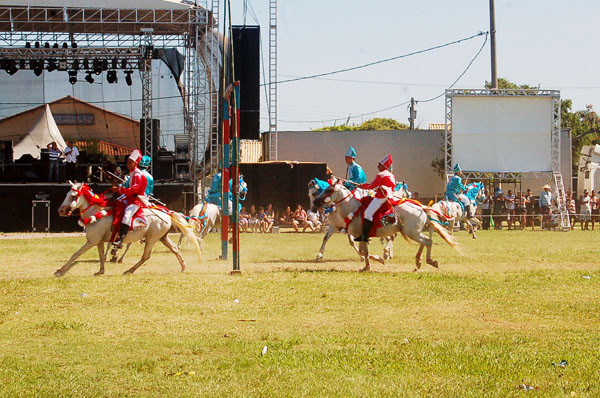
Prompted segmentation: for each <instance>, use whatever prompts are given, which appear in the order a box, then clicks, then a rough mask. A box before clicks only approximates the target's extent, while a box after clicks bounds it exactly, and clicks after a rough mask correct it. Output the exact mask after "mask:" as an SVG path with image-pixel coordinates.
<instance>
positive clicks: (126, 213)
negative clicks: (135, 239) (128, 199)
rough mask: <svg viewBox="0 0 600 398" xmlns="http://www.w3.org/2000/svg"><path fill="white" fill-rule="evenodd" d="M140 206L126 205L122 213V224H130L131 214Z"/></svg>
mask: <svg viewBox="0 0 600 398" xmlns="http://www.w3.org/2000/svg"><path fill="white" fill-rule="evenodd" d="M139 208H140V206H138V205H127V207H126V208H125V211H124V214H123V221H122V223H123V224H126V225H131V220H132V219H133V216H134V215H135V213H136V212H137V211H138V209H139Z"/></svg>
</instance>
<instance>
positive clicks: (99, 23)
mask: <svg viewBox="0 0 600 398" xmlns="http://www.w3.org/2000/svg"><path fill="white" fill-rule="evenodd" d="M48 3H50V2H49V1H48V0H25V1H20V2H19V1H16V0H0V32H45V33H61V32H69V33H107V34H125V35H138V34H141V33H142V29H143V28H152V29H153V32H152V34H154V35H180V34H184V33H186V32H191V31H193V25H197V24H201V25H204V24H206V22H207V21H208V20H209V19H210V17H209V16H208V15H207V13H206V12H204V11H205V9H204V8H201V7H198V8H199V9H201V12H199V13H196V10H197V9H196V7H195V6H193V5H191V4H188V3H187V2H183V1H182V0H102V1H98V0H61V1H53V2H51V3H52V4H51V5H49V4H48Z"/></svg>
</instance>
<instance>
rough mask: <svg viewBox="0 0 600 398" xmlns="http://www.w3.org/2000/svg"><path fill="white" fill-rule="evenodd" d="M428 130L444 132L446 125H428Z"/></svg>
mask: <svg viewBox="0 0 600 398" xmlns="http://www.w3.org/2000/svg"><path fill="white" fill-rule="evenodd" d="M429 130H446V123H429Z"/></svg>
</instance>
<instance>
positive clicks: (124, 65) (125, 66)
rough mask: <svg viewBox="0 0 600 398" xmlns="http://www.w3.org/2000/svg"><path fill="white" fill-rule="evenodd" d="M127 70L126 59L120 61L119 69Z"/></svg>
mask: <svg viewBox="0 0 600 398" xmlns="http://www.w3.org/2000/svg"><path fill="white" fill-rule="evenodd" d="M125 68H127V58H123V59H122V60H121V69H125Z"/></svg>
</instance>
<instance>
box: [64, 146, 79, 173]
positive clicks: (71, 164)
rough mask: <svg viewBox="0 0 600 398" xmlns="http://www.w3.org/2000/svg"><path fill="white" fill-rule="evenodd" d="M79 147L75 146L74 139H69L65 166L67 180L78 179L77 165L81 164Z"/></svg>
mask: <svg viewBox="0 0 600 398" xmlns="http://www.w3.org/2000/svg"><path fill="white" fill-rule="evenodd" d="M78 157H79V149H77V147H76V146H73V141H71V140H69V141H67V147H66V148H65V166H66V169H67V170H66V175H67V180H69V181H76V180H77V166H79V160H78Z"/></svg>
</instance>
